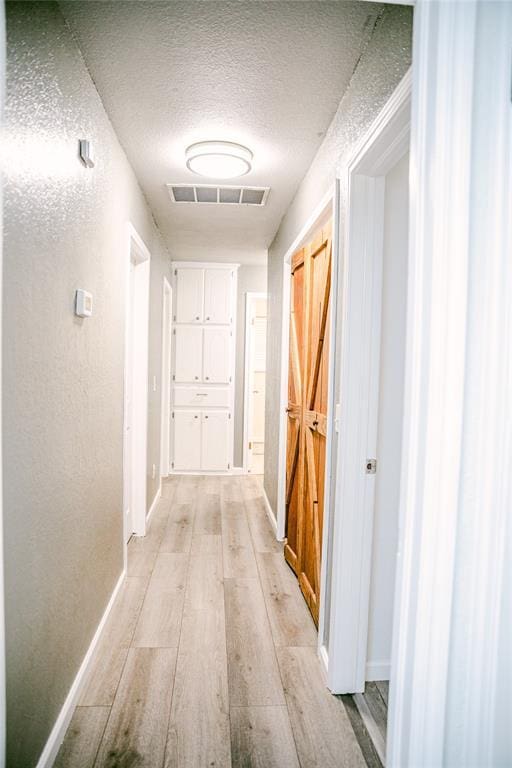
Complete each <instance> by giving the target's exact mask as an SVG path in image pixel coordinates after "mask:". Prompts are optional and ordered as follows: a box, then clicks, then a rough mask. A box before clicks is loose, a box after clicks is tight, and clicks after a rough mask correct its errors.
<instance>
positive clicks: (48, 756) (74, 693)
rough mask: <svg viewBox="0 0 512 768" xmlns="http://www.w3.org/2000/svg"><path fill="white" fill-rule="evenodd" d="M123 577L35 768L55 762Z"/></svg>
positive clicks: (49, 767)
mask: <svg viewBox="0 0 512 768" xmlns="http://www.w3.org/2000/svg"><path fill="white" fill-rule="evenodd" d="M125 576H126V571H125V570H123V572H122V573H121V576H120V577H119V580H118V582H117V584H116V586H115V587H114V590H113V592H112V594H111V596H110V600H109V601H108V604H107V607H106V608H105V612H104V614H103V616H102V617H101V620H100V623H99V624H98V627H97V629H96V632H95V633H94V637H93V638H92V640H91V644H90V645H89V648H88V649H87V653H86V654H85V656H84V660H83V661H82V663H81V665H80V668H79V670H78V672H77V675H76V677H75V679H74V680H73V684H72V686H71V688H70V689H69V693H68V695H67V696H66V700H65V702H64V704H63V706H62V709H61V710H60V712H59V715H58V717H57V720H56V721H55V725H54V726H53V728H52V730H51V733H50V735H49V737H48V741H47V742H46V744H45V747H44V749H43V751H42V753H41V756H40V758H39V760H38V762H37V766H36V768H51V766H52V765H53V764H54V762H55V759H56V757H57V754H58V751H59V749H60V746H61V744H62V742H63V741H64V736H65V735H66V731H67V729H68V725H69V723H70V721H71V718H72V717H73V712H74V711H75V707H76V705H77V703H78V700H79V698H80V694H81V692H82V687H83V685H84V682H85V679H86V677H87V673H88V671H89V666H90V664H91V660H92V657H93V654H94V651H95V650H96V646H97V645H98V642H99V639H100V637H101V633H102V632H103V628H104V626H105V624H106V622H107V619H108V617H109V614H110V611H111V610H112V606H113V605H114V601H115V599H116V597H117V594H118V592H119V590H120V589H121V586H122V584H123V581H124V577H125Z"/></svg>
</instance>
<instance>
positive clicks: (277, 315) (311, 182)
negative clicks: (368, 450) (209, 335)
mask: <svg viewBox="0 0 512 768" xmlns="http://www.w3.org/2000/svg"><path fill="white" fill-rule="evenodd" d="M411 43H412V9H411V8H408V7H399V6H384V9H383V11H382V13H381V15H380V16H379V18H378V20H377V23H376V25H375V28H374V31H373V34H372V36H371V38H370V40H369V42H368V44H367V46H366V49H365V50H364V52H363V54H362V56H361V58H360V60H359V63H358V65H357V68H356V70H355V72H354V74H353V75H352V79H351V80H350V83H349V85H348V88H347V90H346V91H345V94H344V96H343V98H342V100H341V102H340V105H339V107H338V110H337V112H336V115H335V116H334V119H333V121H332V123H331V125H330V127H329V130H328V131H327V135H326V137H325V139H324V141H323V143H322V145H321V147H320V149H319V150H318V153H317V155H316V156H315V159H314V160H313V163H312V164H311V167H310V168H309V170H308V172H307V173H306V176H305V177H304V179H303V181H302V183H301V185H300V187H299V189H298V191H297V194H296V195H295V197H294V199H293V202H292V204H291V205H290V207H289V208H288V210H287V212H286V214H285V216H284V217H283V220H282V222H281V225H280V227H279V230H278V232H277V234H276V237H275V238H274V241H273V243H272V245H271V247H270V249H269V255H268V294H269V322H268V328H267V344H268V351H267V393H266V433H265V490H266V493H267V496H268V499H269V501H270V503H271V505H272V508H273V509H274V511H275V510H276V509H277V470H278V430H277V425H278V423H279V393H280V364H281V363H280V359H281V302H282V284H281V283H282V261H283V256H284V254H285V253H286V250H287V249H288V248H289V247H290V245H291V243H292V242H293V240H294V238H295V237H296V236H297V234H298V233H299V231H300V229H301V227H302V226H303V225H304V223H305V222H306V221H307V219H308V217H309V216H310V215H311V213H312V211H313V210H314V208H315V207H316V205H317V204H318V203H319V201H320V200H321V199H322V197H323V196H324V195H325V194H326V192H327V191H328V190H329V188H331V187H333V184H334V180H335V177H336V170H337V169H338V170H339V171H340V174H339V175H340V176H341V178H343V177H344V173H343V169H344V167H345V166H346V162H347V159H348V158H349V157H350V154H351V152H352V151H353V148H354V145H355V143H356V141H357V140H358V139H359V138H360V137H361V135H362V134H363V133H364V131H365V130H366V129H367V128H368V127H369V125H370V124H371V122H372V120H373V119H374V118H375V117H376V115H377V114H378V112H379V110H380V109H381V108H382V107H383V105H384V104H385V102H386V101H387V99H388V98H389V96H390V95H391V93H392V92H393V90H394V88H395V87H396V86H397V85H398V83H399V82H400V80H401V78H402V77H403V75H404V74H405V72H406V71H407V69H408V67H409V66H410V63H411ZM341 194H342V205H343V199H344V194H345V191H344V190H343V189H342V190H341ZM340 223H341V227H342V228H343V226H344V221H343V216H342V219H341V222H340Z"/></svg>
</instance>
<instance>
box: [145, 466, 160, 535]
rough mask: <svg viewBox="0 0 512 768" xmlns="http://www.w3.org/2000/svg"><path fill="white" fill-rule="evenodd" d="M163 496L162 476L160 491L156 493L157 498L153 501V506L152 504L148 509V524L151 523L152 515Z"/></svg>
mask: <svg viewBox="0 0 512 768" xmlns="http://www.w3.org/2000/svg"><path fill="white" fill-rule="evenodd" d="M161 497H162V478H160V485H159V486H158V491H157V492H156V493H155V498H154V499H153V501H152V502H151V506H150V508H149V510H148V513H147V515H146V526H148V525H149V521H150V519H151V515H152V514H153V512H154V511H155V509H156V507H157V504H158V502H159V501H160V499H161Z"/></svg>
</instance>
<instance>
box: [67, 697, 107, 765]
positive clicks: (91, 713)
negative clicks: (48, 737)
mask: <svg viewBox="0 0 512 768" xmlns="http://www.w3.org/2000/svg"><path fill="white" fill-rule="evenodd" d="M109 715H110V707H77V708H76V709H75V711H74V714H73V717H72V719H71V723H70V724H69V727H68V730H67V732H66V738H65V739H64V741H63V743H62V746H61V748H60V750H59V754H58V755H57V759H56V761H55V763H54V768H93V766H94V761H95V759H96V753H97V751H98V747H99V746H100V742H101V739H102V736H103V732H104V730H105V726H106V724H107V720H108V716H109Z"/></svg>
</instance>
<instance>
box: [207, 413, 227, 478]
mask: <svg viewBox="0 0 512 768" xmlns="http://www.w3.org/2000/svg"><path fill="white" fill-rule="evenodd" d="M228 425H229V414H228V412H227V411H209V412H208V413H203V418H202V437H201V443H202V457H201V458H202V461H201V469H204V470H210V471H214V470H222V469H227V468H228V444H229V426H228Z"/></svg>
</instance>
